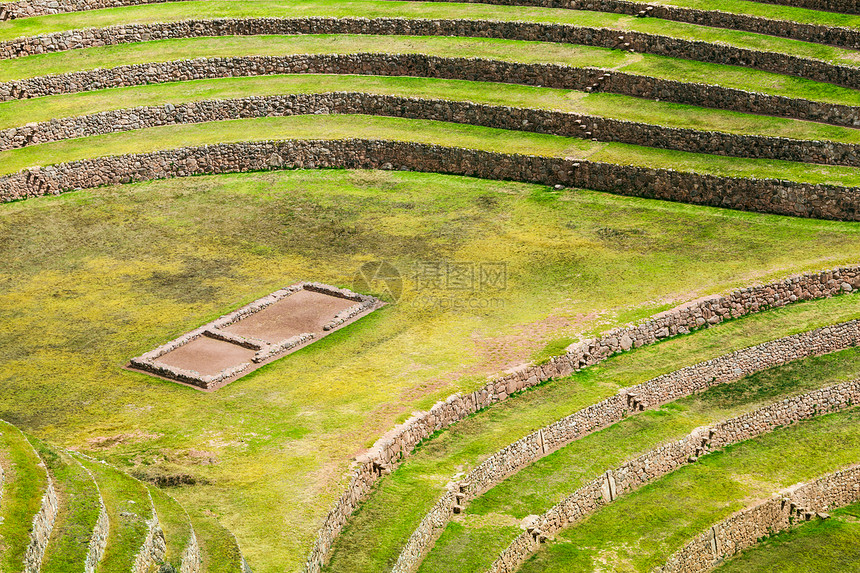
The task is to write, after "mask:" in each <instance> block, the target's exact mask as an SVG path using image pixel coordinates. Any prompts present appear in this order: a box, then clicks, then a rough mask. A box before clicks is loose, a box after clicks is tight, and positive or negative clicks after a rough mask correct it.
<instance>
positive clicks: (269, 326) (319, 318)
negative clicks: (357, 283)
mask: <svg viewBox="0 0 860 573" xmlns="http://www.w3.org/2000/svg"><path fill="white" fill-rule="evenodd" d="M355 304H356V303H355V302H354V301H351V300H347V299H345V298H339V297H336V296H330V295H327V294H322V293H319V292H314V291H310V290H300V291H299V292H297V293H293V294H291V295H290V296H288V297H287V298H285V299H282V300H279V301H278V302H276V303H275V304H273V305H271V306H268V307H266V308H264V309H263V310H261V311H259V312H256V313H254V314H252V315H251V316H249V317H247V318H244V319H242V320H240V321H239V322H236V323H233V324H231V325H230V326H228V327H226V328H224V329H223V330H224V331H226V332H229V333H231V334H236V335H239V336H245V337H248V338H256V339H258V340H264V341H266V342H269V343H271V344H275V343H278V342H281V341H282V340H286V339H288V338H291V337H293V336H296V335H298V334H303V333H305V332H312V333H316V334H319V333H321V332H322V331H323V326H324V325H325V324H326V323H327V322H328V321H330V320H331V319H332V318H334V316H335V315H336V314H337V313H339V312H341V311H342V310H346V309H347V308H349V307H351V306H354V305H355Z"/></svg>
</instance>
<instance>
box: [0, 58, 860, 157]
mask: <svg viewBox="0 0 860 573" xmlns="http://www.w3.org/2000/svg"><path fill="white" fill-rule="evenodd" d="M333 91H353V92H364V93H372V94H380V95H395V96H400V97H420V98H433V99H445V100H450V101H470V102H475V103H482V104H487V105H506V106H513V107H522V108H531V109H549V110H556V111H565V112H571V113H583V114H590V115H596V116H602V117H610V118H614V119H621V120H627V121H638V122H644V123H650V124H657V125H665V126H670V127H678V128H688V129H700V130H715V131H721V132H728V133H740V134H755V135H768V136H774V137H790V138H794V139H810V140H816V139H817V140H830V141H840V142H846V143H860V130H857V129H850V128H843V127H836V126H832V125H825V124H820V123H815V122H809V121H798V120H792V119H785V118H776V117H769V116H760V115H750V114H744V113H737V112H730V111H723V110H716V109H707V108H700V107H695V106H688V105H680V104H672V103H666V102H656V101H653V100H645V99H639V98H633V97H628V96H623V95H618V94H609V93H593V94H588V93H585V92H580V91H574V90H560V89H551V88H539V87H532V86H522V85H515V84H492V86H491V89H488V85H487V84H486V83H484V82H470V81H462V80H438V79H431V78H410V77H382V76H351V75H306V74H297V75H282V76H265V77H249V78H224V79H213V80H193V81H188V82H175V83H170V84H154V85H148V86H137V87H129V88H116V89H109V90H101V91H96V92H82V93H76V94H64V95H57V96H48V97H43V98H36V99H29V100H14V101H9V102H3V103H0V129H5V128H9V127H17V126H21V125H25V124H27V123H30V122H39V121H49V120H51V119H53V118H57V117H71V116H79V115H87V114H92V113H98V112H100V111H108V110H114V109H123V108H130V107H135V106H157V105H164V104H166V103H172V104H179V103H183V102H194V101H201V100H206V99H227V98H243V97H250V96H269V95H280V94H299V93H328V92H333Z"/></svg>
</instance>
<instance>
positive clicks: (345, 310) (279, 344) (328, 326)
mask: <svg viewBox="0 0 860 573" xmlns="http://www.w3.org/2000/svg"><path fill="white" fill-rule="evenodd" d="M382 304H383V303H382V302H381V301H379V300H378V299H376V298H374V297H372V296H368V295H363V294H358V293H355V292H352V291H350V290H347V289H339V288H336V287H333V286H329V285H324V284H320V283H298V284H295V285H292V286H289V287H286V288H283V289H280V290H278V291H275V292H273V293H272V294H270V295H268V296H265V297H263V298H261V299H258V300H255V301H254V302H252V303H250V304H248V305H246V306H244V307H242V308H240V309H239V310H236V311H234V312H231V313H230V314H227V315H224V316H222V317H221V318H218V319H216V320H213V321H212V322H210V323H209V324H205V325H203V326H201V327H200V328H198V329H196V330H193V331H191V332H189V333H187V334H184V335H182V336H180V337H179V338H177V339H175V340H172V341H170V342H168V343H167V344H164V345H162V346H159V347H158V348H156V349H155V350H152V351H150V352H147V353H146V354H143V355H141V356H138V357H136V358H132V359H131V361H130V362H129V364H128V368H129V369H131V370H138V371H141V372H146V373H147V374H152V375H155V376H158V377H160V378H165V379H167V380H172V381H174V382H180V383H183V384H189V385H192V386H195V387H197V388H202V389H204V390H216V389H218V388H221V387H223V386H225V385H227V384H229V383H230V382H233V381H234V380H237V379H238V378H241V377H242V376H244V375H246V374H248V373H249V372H253V371H254V370H256V369H257V368H259V367H261V366H263V365H264V364H268V363H269V362H272V361H274V360H277V359H279V358H282V357H283V356H286V355H287V354H289V353H291V352H295V351H296V350H298V349H299V348H302V347H304V346H307V345H308V344H311V343H313V342H314V341H315V340H318V339H320V338H322V337H324V336H327V335H328V334H329V333H331V332H333V331H335V330H337V329H338V328H341V327H343V326H345V325H347V324H349V323H351V322H353V321H355V320H358V319H359V318H361V317H362V316H364V315H366V314H369V313H370V312H373V311H374V310H376V309H377V308H379V307H381V306H382Z"/></svg>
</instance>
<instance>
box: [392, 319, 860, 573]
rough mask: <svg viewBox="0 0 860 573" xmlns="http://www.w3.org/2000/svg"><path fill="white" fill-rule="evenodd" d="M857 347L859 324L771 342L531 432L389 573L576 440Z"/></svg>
mask: <svg viewBox="0 0 860 573" xmlns="http://www.w3.org/2000/svg"><path fill="white" fill-rule="evenodd" d="M858 342H860V321H857V320H852V321H850V322H845V323H842V324H837V325H834V326H828V327H825V328H819V329H816V330H812V331H809V332H803V333H800V334H795V335H793V336H787V337H785V338H780V339H777V340H772V341H770V342H765V343H763V344H759V345H756V346H752V347H749V348H744V349H742V350H738V351H736V352H732V353H731V354H726V355H724V356H720V357H718V358H715V359H713V360H708V361H706V362H700V363H699V364H695V365H693V366H687V367H686V368H682V369H680V370H676V371H675V372H671V373H669V374H664V375H662V376H658V377H657V378H654V379H652V380H648V381H647V382H643V383H641V384H637V385H636V386H632V387H629V388H623V389H621V390H620V391H619V392H618V393H617V394H616V395H614V396H612V397H610V398H607V399H605V400H602V401H601V402H598V403H596V404H593V405H591V406H589V407H587V408H585V409H583V410H580V411H578V412H575V413H573V414H571V415H569V416H566V417H565V418H562V419H561V420H559V421H557V422H555V423H553V424H550V425H548V426H545V427H543V428H541V429H539V430H538V431H536V432H532V433H531V434H529V435H528V436H525V437H524V438H521V439H519V440H517V441H516V442H514V443H512V444H511V445H509V446H507V447H505V448H503V449H501V450H499V451H498V452H496V453H495V454H493V455H492V456H490V457H489V458H487V459H486V460H484V461H483V462H482V463H481V464H480V465H479V466H477V467H476V468H475V469H473V470H472V471H470V472H469V473H468V474H466V475H465V476H464V477H462V478H461V479H460V483H461V485H460V486H459V488H458V489H457V490H456V491H449V492H448V493H446V494H445V495H443V496H442V497H441V498H440V499H439V501H438V502H437V503H436V504H435V505H434V506H433V509H431V510H430V511H429V512H428V513H427V515H426V516H425V518H424V519H423V520H422V521H421V524H420V525H419V526H418V527H417V528H416V529H415V532H414V533H413V534H412V535H411V536H410V538H409V541H408V542H407V543H406V545H405V546H404V548H403V550H401V553H400V556H399V558H398V560H397V563H396V564H395V566H394V568H393V569H392V572H393V573H411V572H413V571H416V570H417V569H418V567H419V565H420V564H421V562H422V561H423V559H424V558H425V557H426V556H427V553H428V552H429V551H430V549H431V548H432V546H433V543H435V541H436V539H438V537H439V535H441V534H442V531H444V529H445V527H446V526H447V524H448V523H449V522H450V520H451V517H452V515H453V514H454V513H459V512H461V511H462V509H463V507H464V506H465V505H466V504H467V503H468V502H470V501H471V500H473V499H475V498H476V497H478V496H480V495H481V494H483V493H484V492H486V491H487V490H489V489H491V488H492V487H494V486H496V485H497V484H499V483H500V482H502V481H503V480H505V479H506V478H508V477H510V476H512V475H514V474H515V473H517V472H518V471H519V470H521V469H523V468H525V467H527V466H529V465H531V464H533V463H534V462H536V461H537V460H539V459H541V458H543V457H545V456H548V455H549V454H551V453H552V452H554V451H556V450H558V449H560V448H562V447H564V446H566V445H568V444H570V443H571V442H573V441H575V440H579V439H581V438H583V437H585V436H587V435H589V434H591V433H593V432H596V431H597V430H600V429H602V428H606V427H608V426H611V425H613V424H615V423H617V422H619V421H621V420H623V419H624V418H626V417H627V416H629V415H631V414H636V413H638V412H641V411H644V410H646V409H653V408H657V407H659V406H660V405H662V404H666V403H667V402H672V401H675V400H678V399H680V398H683V397H685V396H690V395H692V394H695V393H697V392H701V391H704V390H706V389H708V388H710V387H712V386H716V385H719V384H726V383H729V382H734V381H737V380H740V379H741V378H744V377H746V376H749V375H750V374H754V373H756V372H761V371H762V370H766V369H768V368H773V367H775V366H780V365H783V364H787V363H789V362H793V361H796V360H802V359H804V358H808V357H810V356H818V355H822V354H829V353H832V352H837V351H839V350H844V349H845V348H848V347H851V346H856V345H857V344H858Z"/></svg>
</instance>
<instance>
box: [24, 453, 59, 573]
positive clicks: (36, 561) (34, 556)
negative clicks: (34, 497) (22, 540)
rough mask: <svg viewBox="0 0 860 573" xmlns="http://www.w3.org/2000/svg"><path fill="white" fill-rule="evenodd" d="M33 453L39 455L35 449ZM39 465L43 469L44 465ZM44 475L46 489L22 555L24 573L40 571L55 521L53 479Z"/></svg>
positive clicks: (55, 495)
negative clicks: (46, 481)
mask: <svg viewBox="0 0 860 573" xmlns="http://www.w3.org/2000/svg"><path fill="white" fill-rule="evenodd" d="M33 453H34V454H36V455H37V456H38V455H39V454H38V452H36V450H35V449H33ZM41 465H42V467H44V464H41ZM45 473H46V475H47V478H48V488H47V489H46V490H45V495H44V496H42V504H41V506H40V507H39V512H38V513H37V514H36V515H35V516H34V517H33V525H32V527H31V529H30V545H28V546H27V552H26V553H25V554H24V564H23V565H24V569H23V571H24V573H39V571H41V570H42V557H44V555H45V548H46V547H48V540H49V539H50V538H51V532H52V531H53V530H54V521H55V520H56V519H57V510H58V507H59V501H58V500H57V492H56V490H55V489H54V479H53V477H51V472H49V471H47V470H45Z"/></svg>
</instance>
